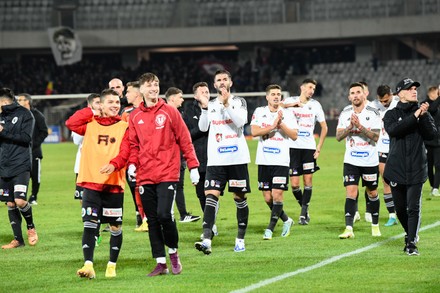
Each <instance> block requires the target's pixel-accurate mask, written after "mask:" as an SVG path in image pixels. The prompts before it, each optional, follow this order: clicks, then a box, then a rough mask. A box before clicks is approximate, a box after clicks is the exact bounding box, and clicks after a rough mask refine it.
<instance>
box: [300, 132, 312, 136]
mask: <svg viewBox="0 0 440 293" xmlns="http://www.w3.org/2000/svg"><path fill="white" fill-rule="evenodd" d="M298 136H303V137H309V136H310V132H308V131H300V132H298Z"/></svg>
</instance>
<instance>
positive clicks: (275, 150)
mask: <svg viewBox="0 0 440 293" xmlns="http://www.w3.org/2000/svg"><path fill="white" fill-rule="evenodd" d="M263 152H265V153H270V154H279V153H281V150H280V149H279V148H270V147H263Z"/></svg>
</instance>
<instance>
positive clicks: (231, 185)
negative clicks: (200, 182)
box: [205, 164, 251, 193]
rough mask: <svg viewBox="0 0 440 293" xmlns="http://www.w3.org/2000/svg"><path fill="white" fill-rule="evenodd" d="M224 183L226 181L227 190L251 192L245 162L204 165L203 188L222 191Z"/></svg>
mask: <svg viewBox="0 0 440 293" xmlns="http://www.w3.org/2000/svg"><path fill="white" fill-rule="evenodd" d="M226 183H228V191H229V192H235V193H249V192H251V187H250V184H249V172H248V167H247V164H241V165H230V166H207V167H206V177H205V190H219V191H220V192H223V190H225V187H226Z"/></svg>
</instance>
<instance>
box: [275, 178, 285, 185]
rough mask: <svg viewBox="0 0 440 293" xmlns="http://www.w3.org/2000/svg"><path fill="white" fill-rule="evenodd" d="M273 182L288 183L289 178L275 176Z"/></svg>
mask: <svg viewBox="0 0 440 293" xmlns="http://www.w3.org/2000/svg"><path fill="white" fill-rule="evenodd" d="M272 183H273V184H286V183H287V178H286V177H273V179H272Z"/></svg>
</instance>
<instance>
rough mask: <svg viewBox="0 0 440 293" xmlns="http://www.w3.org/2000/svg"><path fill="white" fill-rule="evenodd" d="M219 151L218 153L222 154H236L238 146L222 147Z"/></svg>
mask: <svg viewBox="0 0 440 293" xmlns="http://www.w3.org/2000/svg"><path fill="white" fill-rule="evenodd" d="M217 151H218V152H219V153H220V154H224V153H234V152H236V151H238V146H236V145H231V146H222V147H219V148H218V149H217Z"/></svg>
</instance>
